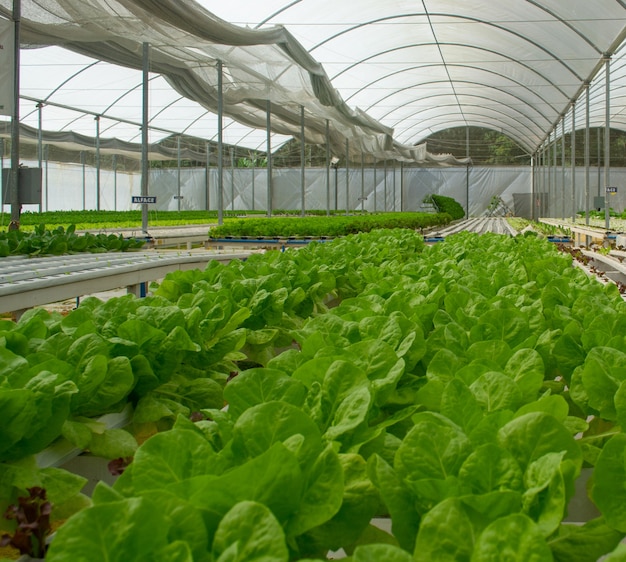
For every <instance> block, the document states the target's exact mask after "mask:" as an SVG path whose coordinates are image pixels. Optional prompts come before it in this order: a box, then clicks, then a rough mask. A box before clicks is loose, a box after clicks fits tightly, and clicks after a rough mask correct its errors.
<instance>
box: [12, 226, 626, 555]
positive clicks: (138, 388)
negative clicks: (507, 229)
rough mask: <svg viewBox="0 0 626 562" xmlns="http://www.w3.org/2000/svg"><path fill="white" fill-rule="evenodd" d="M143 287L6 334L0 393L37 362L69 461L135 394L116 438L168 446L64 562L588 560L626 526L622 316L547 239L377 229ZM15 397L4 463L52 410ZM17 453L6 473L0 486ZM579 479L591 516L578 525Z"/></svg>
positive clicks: (74, 541)
mask: <svg viewBox="0 0 626 562" xmlns="http://www.w3.org/2000/svg"><path fill="white" fill-rule="evenodd" d="M153 289H154V294H153V296H150V297H147V298H145V299H136V298H134V297H131V296H127V297H122V298H119V299H111V300H109V301H107V302H106V303H103V302H100V301H98V300H97V299H86V300H85V301H83V303H82V304H81V306H80V307H79V308H78V309H77V310H75V311H73V312H72V313H70V314H69V315H68V316H67V317H66V318H64V319H61V318H58V317H56V316H54V315H48V314H47V313H44V312H43V311H33V312H30V313H27V314H25V315H24V316H23V317H22V319H21V320H20V322H18V323H17V324H14V323H10V322H5V323H3V324H2V325H1V326H0V327H1V328H2V331H0V338H2V341H3V342H4V347H5V348H6V349H5V350H4V353H3V354H0V376H2V377H4V378H3V379H2V382H1V384H0V397H2V396H3V393H4V392H7V393H8V398H7V400H9V399H12V397H13V390H20V391H21V390H23V388H24V387H27V388H28V390H30V391H31V392H34V389H36V388H39V387H38V386H36V385H35V386H34V387H33V388H31V386H33V385H34V383H33V382H31V380H33V379H34V378H35V375H39V373H40V372H41V371H43V370H46V371H47V372H49V373H52V375H46V376H43V375H39V376H41V378H42V383H43V381H46V384H47V385H49V386H50V387H52V385H54V389H55V392H57V388H58V392H59V393H60V396H58V397H57V398H56V399H58V400H61V399H62V398H63V397H65V395H66V394H67V395H68V397H69V398H64V399H66V400H68V402H69V413H68V415H67V419H66V420H65V422H64V423H62V424H61V429H60V432H61V433H62V434H63V435H64V436H65V437H66V438H69V439H70V440H73V442H75V443H77V444H78V443H81V446H85V447H87V448H89V447H92V446H95V447H96V450H98V446H99V445H100V444H99V443H95V445H94V442H93V434H94V433H97V430H96V431H93V430H92V429H95V428H93V427H92V424H93V420H92V416H96V415H98V414H100V413H103V412H107V411H116V410H119V409H120V408H121V407H122V406H124V405H126V404H127V403H128V402H129V401H130V402H131V403H132V405H133V407H134V421H133V424H132V426H131V428H129V430H143V429H146V428H151V429H153V430H167V431H161V432H159V433H157V434H156V435H154V436H152V437H150V438H149V439H148V440H147V441H145V443H143V444H142V445H141V446H139V447H138V448H136V450H135V449H134V448H133V450H131V452H130V455H132V456H134V460H133V462H132V463H131V464H130V465H129V467H128V468H127V469H126V471H125V472H124V474H123V475H122V476H121V477H120V478H119V479H118V481H117V482H116V483H115V485H114V486H113V487H108V486H105V485H103V484H100V485H99V486H98V488H97V489H96V492H95V493H94V496H93V506H92V507H90V508H87V509H83V510H82V511H80V512H79V513H77V514H76V515H75V516H73V517H71V518H70V519H69V520H68V521H67V523H66V524H65V525H63V527H61V529H60V530H59V531H58V533H57V535H56V537H55V539H54V541H53V543H52V546H51V548H50V550H49V554H48V556H49V559H50V560H52V561H53V562H54V561H56V562H59V561H65V560H81V559H90V560H94V559H95V560H98V559H111V560H115V559H119V560H122V559H128V558H129V557H131V558H133V559H137V560H161V559H163V560H165V559H168V560H169V559H172V558H174V559H177V558H180V559H181V560H185V561H189V560H194V561H196V560H199V561H207V562H217V561H222V562H224V561H226V560H233V559H235V560H236V559H241V560H244V559H250V558H254V556H255V555H253V554H251V553H253V552H257V553H259V556H265V557H266V558H264V559H268V560H277V561H279V560H280V561H285V562H287V561H288V560H319V559H325V557H326V553H327V552H328V551H329V550H337V549H339V548H343V549H344V550H345V551H346V552H347V553H348V554H349V555H350V556H351V557H352V560H356V561H359V560H361V561H366V560H370V559H381V560H382V559H384V560H392V561H393V560H398V561H406V560H436V561H438V560H451V561H452V560H454V561H456V560H461V561H463V560H466V561H468V562H475V561H477V560H490V559H497V557H498V556H499V553H501V552H507V553H510V556H511V559H513V560H520V561H521V560H531V559H532V560H556V561H563V562H565V561H568V562H571V561H573V562H585V561H592V560H593V561H595V560H597V559H598V558H599V557H601V556H602V555H604V554H606V553H609V552H610V551H612V550H613V549H615V548H616V546H617V544H618V543H619V542H620V540H621V539H622V537H623V536H624V535H625V534H626V528H624V521H623V514H622V513H621V505H622V503H623V499H624V498H623V497H622V496H623V494H621V493H620V492H619V490H617V491H615V492H613V491H612V490H613V488H615V487H616V488H619V486H620V483H621V482H622V479H623V478H622V477H623V474H624V470H625V469H624V461H623V459H624V446H625V444H624V440H623V439H622V437H623V433H622V429H621V428H622V425H623V423H624V415H625V414H624V412H625V411H626V409H625V407H624V397H623V393H624V390H623V380H624V378H625V377H624V376H623V375H624V373H623V372H622V371H624V372H626V371H625V370H624V365H626V361H625V360H624V357H623V355H624V354H623V351H622V349H623V342H624V340H623V329H622V328H623V326H624V322H625V321H626V305H625V304H624V301H623V300H622V298H621V295H620V294H619V291H618V290H617V288H616V287H613V286H610V285H607V286H603V285H601V284H599V283H597V282H596V281H595V280H593V279H590V278H588V277H587V276H586V275H585V274H584V273H583V272H582V271H580V270H578V269H575V268H573V267H572V258H571V256H569V255H565V254H560V253H558V251H557V250H556V249H555V248H554V246H553V245H551V244H549V243H548V242H545V241H543V240H539V239H537V238H531V237H517V238H505V237H500V236H497V235H482V236H479V235H472V234H459V235H454V236H450V237H448V238H447V239H446V241H445V242H444V243H441V244H437V245H435V246H432V247H425V245H424V242H423V239H422V237H421V235H420V234H419V233H417V232H414V231H411V230H407V229H394V230H374V231H372V232H370V233H367V234H365V233H363V234H357V235H349V236H346V237H344V238H340V239H337V240H335V241H332V242H324V243H321V242H320V243H318V242H313V243H311V244H309V245H307V246H306V247H304V248H302V249H299V250H293V251H292V250H289V251H286V252H268V253H266V254H263V255H260V254H255V255H253V256H251V257H250V258H249V259H248V260H246V261H238V262H231V263H230V264H229V265H220V264H217V263H213V264H210V265H209V266H208V267H207V268H206V269H205V270H203V271H200V270H195V271H184V272H182V271H181V272H176V273H173V274H170V275H168V276H167V278H166V279H165V280H164V281H163V283H162V284H160V285H159V286H154V287H153ZM0 349H2V348H0ZM49 377H50V378H49ZM54 377H56V378H54ZM18 383H19V385H18ZM65 383H70V384H71V385H73V386H71V387H70V386H69V385H67V384H66V387H63V386H62V385H63V384H65ZM70 391H71V392H70ZM19 395H20V396H23V397H22V398H21V400H23V402H19V401H18V402H16V405H14V406H13V410H12V411H14V412H15V414H16V416H17V421H16V422H15V424H14V425H13V422H12V423H11V424H8V422H5V423H7V435H11V436H12V437H11V439H12V444H10V445H9V449H7V451H10V448H12V447H16V448H17V449H16V451H19V447H22V446H25V445H26V444H29V441H28V437H29V433H28V428H27V425H28V424H27V423H26V420H25V419H24V418H23V417H20V412H21V410H22V409H24V410H25V411H28V408H29V407H31V406H29V404H31V403H32V408H35V407H36V406H37V404H38V402H37V400H40V401H43V400H44V398H43V397H37V395H36V393H35V395H34V396H31V395H28V397H26V395H25V394H23V393H21V394H19ZM53 396H56V394H53ZM15 397H16V399H17V397H18V395H17V394H16V395H15ZM26 398H27V399H26ZM47 400H48V402H49V401H50V400H52V399H51V398H48V399H47ZM44 403H45V401H44ZM224 404H227V405H228V407H227V408H225V407H224ZM41 411H42V412H44V414H46V412H50V414H49V415H50V420H51V421H50V426H51V427H52V428H56V429H55V430H54V431H53V432H52V433H54V432H57V433H58V432H59V429H58V421H57V422H56V423H57V425H55V418H54V415H53V414H52V412H53V411H55V410H54V409H53V408H51V407H50V408H49V409H48V410H46V408H45V407H42V409H41ZM190 419H193V420H194V421H193V422H192V421H190ZM85 428H86V430H87V431H85ZM90 428H91V429H90ZM125 433H126V432H125ZM127 435H130V434H128V433H127ZM113 437H115V436H113ZM118 437H119V436H118ZM50 438H51V435H47V436H46V439H45V440H44V441H47V440H48V439H50ZM81 439H84V443H83V442H82V441H81ZM113 441H114V440H111V441H110V442H109V445H111V443H112V442H113ZM37 446H40V445H37ZM116 446H117V447H118V450H122V451H124V447H125V446H126V445H125V444H124V442H123V441H122V442H120V443H118V444H117V445H116ZM32 447H33V448H34V449H36V446H35V443H33V444H32ZM135 447H136V445H135ZM104 452H105V451H104V447H103V454H104ZM108 452H109V454H111V453H112V452H113V447H110V448H109V451H108ZM125 452H128V451H125ZM20 454H21V453H20ZM130 455H126V456H130ZM104 456H107V455H106V454H104ZM29 458H32V457H21V458H20V457H19V455H18V453H17V452H16V456H15V457H7V459H6V460H5V462H4V463H0V470H4V471H5V478H4V479H2V480H0V481H1V482H4V483H5V484H4V486H5V487H4V489H3V490H1V491H2V493H3V494H5V495H8V494H10V493H14V492H13V491H12V490H13V488H18V489H19V488H21V487H23V486H24V484H25V480H26V478H25V477H24V476H20V477H19V478H18V476H17V474H18V470H17V467H22V466H23V465H24V463H26V462H27V459H29ZM583 466H595V470H596V471H597V479H596V477H595V476H594V478H593V482H592V484H593V485H592V497H593V499H594V501H595V502H596V504H597V505H598V507H599V508H600V509H601V511H602V513H603V517H601V518H599V519H597V520H593V521H590V522H588V523H586V524H585V525H583V526H571V525H568V524H566V523H564V519H565V517H566V515H567V512H568V508H569V500H570V498H571V497H572V495H573V492H574V484H575V482H576V480H577V478H578V477H579V474H580V471H581V469H582V467H583ZM22 474H28V475H29V478H32V475H33V474H35V472H33V471H31V472H29V473H22ZM7 482H8V483H10V486H12V487H13V488H11V487H9V488H8V489H7V484H6V483H7ZM29 485H30V484H29ZM375 516H389V517H390V518H391V522H392V534H389V533H386V532H384V531H381V530H377V529H375V528H374V527H373V526H372V525H371V524H370V521H371V519H372V517H375ZM112 521H114V522H113V523H112ZM78 537H80V538H78ZM94 545H99V546H97V547H95V548H96V550H92V549H93V548H94ZM617 552H618V550H616V553H617ZM85 553H87V554H85ZM616 556H617V554H616ZM376 557H378V558H376Z"/></svg>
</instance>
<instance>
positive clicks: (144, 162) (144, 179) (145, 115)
mask: <svg viewBox="0 0 626 562" xmlns="http://www.w3.org/2000/svg"><path fill="white" fill-rule="evenodd" d="M142 54H143V57H142V60H143V63H142V119H141V196H142V197H146V196H147V195H148V174H149V166H148V121H149V118H150V115H149V105H148V84H149V80H148V74H149V70H150V45H149V44H148V43H143V50H142ZM141 231H142V232H143V233H144V235H146V236H147V235H148V204H147V203H142V204H141Z"/></svg>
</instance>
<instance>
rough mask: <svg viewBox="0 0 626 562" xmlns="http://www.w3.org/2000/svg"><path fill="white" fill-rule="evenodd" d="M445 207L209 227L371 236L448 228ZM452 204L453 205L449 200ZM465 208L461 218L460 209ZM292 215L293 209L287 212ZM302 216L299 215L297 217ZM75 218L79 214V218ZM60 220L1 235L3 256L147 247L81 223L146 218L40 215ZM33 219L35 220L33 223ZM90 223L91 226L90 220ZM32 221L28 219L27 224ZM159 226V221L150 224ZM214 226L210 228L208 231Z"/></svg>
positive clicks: (178, 216)
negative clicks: (390, 230)
mask: <svg viewBox="0 0 626 562" xmlns="http://www.w3.org/2000/svg"><path fill="white" fill-rule="evenodd" d="M442 199H443V200H445V201H444V202H443V203H441V204H442V205H444V207H445V208H446V209H449V211H441V212H438V213H377V214H368V213H351V214H350V215H347V214H345V213H344V214H342V215H339V214H337V213H334V214H333V216H329V217H327V216H306V217H300V216H290V217H287V216H277V217H273V218H272V219H271V220H269V219H268V218H267V217H262V218H258V217H257V218H254V217H255V215H259V213H253V214H252V216H251V217H246V218H237V217H239V216H240V215H241V213H235V212H231V213H230V214H227V215H226V216H227V217H230V218H228V219H227V221H226V223H224V224H222V225H220V226H213V227H209V228H210V236H211V237H213V238H220V237H226V236H228V237H231V238H232V237H241V236H245V237H255V238H287V237H308V238H311V237H314V238H321V237H323V238H333V237H336V236H345V235H347V234H355V233H358V232H369V231H371V230H375V229H381V228H411V229H415V230H424V229H428V228H432V227H435V226H439V225H446V224H449V223H450V222H451V221H452V220H454V219H455V218H462V217H463V209H462V208H461V207H460V205H459V204H458V203H457V202H456V201H454V200H453V199H451V198H449V197H442ZM448 200H449V201H448ZM457 207H458V209H460V216H458V214H459V210H458V209H457ZM214 214H215V213H213V212H208V211H206V212H199V211H192V212H185V213H174V212H170V213H169V215H170V216H171V218H169V219H167V218H163V217H161V218H160V220H159V221H158V222H159V224H172V225H175V224H179V225H180V224H192V223H194V222H201V223H202V222H204V223H209V222H213V221H214V220H215V219H216V218H217V217H216V216H213V215H214ZM284 214H288V211H284ZM296 214H297V213H296ZM75 215H76V216H75ZM162 215H166V216H167V213H162ZM46 217H47V218H48V220H51V221H52V223H53V224H56V221H59V220H62V219H65V220H66V223H67V219H69V218H74V219H77V222H70V223H68V224H69V226H67V227H66V226H63V225H57V226H54V227H52V228H47V227H46V223H45V222H37V223H36V224H34V225H31V226H32V228H29V227H28V226H26V228H25V229H24V228H22V229H18V230H6V231H4V232H3V231H0V258H2V257H7V256H16V255H30V256H45V255H63V254H74V253H83V252H91V253H101V252H126V251H132V250H138V249H141V248H143V247H144V246H145V245H146V243H147V242H149V241H150V240H149V237H145V236H144V237H133V236H124V235H123V234H112V233H108V234H107V233H103V232H100V233H92V232H89V231H87V232H82V233H79V232H77V224H80V225H81V228H82V229H95V228H117V227H120V225H129V224H131V225H132V224H134V225H135V226H137V227H138V228H139V227H140V225H141V215H137V213H133V212H111V211H83V212H57V213H55V212H52V213H43V214H41V216H40V217H39V220H40V221H43V219H44V218H46ZM31 220H32V219H31ZM89 221H91V222H89ZM27 222H28V221H27ZM151 225H152V226H154V223H152V224H151ZM209 228H208V229H207V230H209Z"/></svg>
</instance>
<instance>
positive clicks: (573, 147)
mask: <svg viewBox="0 0 626 562" xmlns="http://www.w3.org/2000/svg"><path fill="white" fill-rule="evenodd" d="M571 138H572V140H571V146H570V153H571V157H572V166H571V167H572V180H571V181H572V223H574V224H576V103H573V104H572V137H571Z"/></svg>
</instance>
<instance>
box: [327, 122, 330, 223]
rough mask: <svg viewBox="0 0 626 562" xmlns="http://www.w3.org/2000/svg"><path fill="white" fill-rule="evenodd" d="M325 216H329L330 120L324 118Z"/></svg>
mask: <svg viewBox="0 0 626 562" xmlns="http://www.w3.org/2000/svg"><path fill="white" fill-rule="evenodd" d="M326 216H330V121H329V120H328V119H326Z"/></svg>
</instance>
